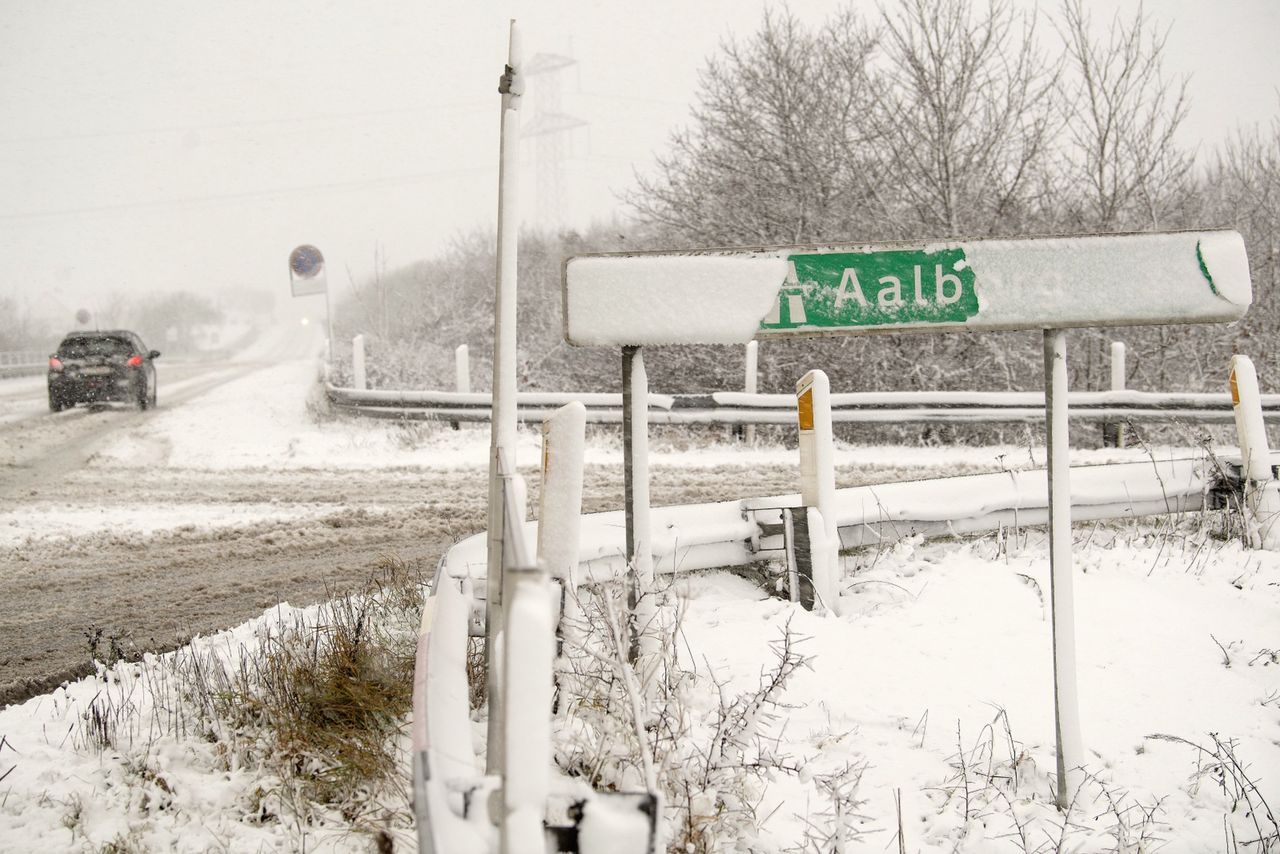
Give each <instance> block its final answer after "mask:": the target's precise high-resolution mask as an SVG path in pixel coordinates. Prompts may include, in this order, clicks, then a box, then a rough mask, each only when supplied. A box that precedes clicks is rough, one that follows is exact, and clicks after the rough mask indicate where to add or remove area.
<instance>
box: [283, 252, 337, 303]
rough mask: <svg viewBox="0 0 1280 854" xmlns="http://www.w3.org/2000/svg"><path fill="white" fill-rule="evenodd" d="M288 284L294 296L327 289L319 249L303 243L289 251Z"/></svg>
mask: <svg viewBox="0 0 1280 854" xmlns="http://www.w3.org/2000/svg"><path fill="white" fill-rule="evenodd" d="M289 284H290V286H291V287H292V289H293V295H294V296H295V297H306V296H313V295H315V294H323V293H326V292H327V291H328V282H327V281H326V277H325V274H324V255H322V254H321V253H320V250H319V249H317V248H315V247H314V246H308V245H303V246H299V247H298V248H297V249H295V250H293V251H292V252H290V253H289Z"/></svg>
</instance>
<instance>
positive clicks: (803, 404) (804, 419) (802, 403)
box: [796, 388, 813, 430]
mask: <svg viewBox="0 0 1280 854" xmlns="http://www.w3.org/2000/svg"><path fill="white" fill-rule="evenodd" d="M796 405H797V406H798V407H799V409H800V429H801V430H812V429H813V389H812V388H807V389H805V390H804V391H803V392H801V393H800V396H799V397H798V398H797V399H796Z"/></svg>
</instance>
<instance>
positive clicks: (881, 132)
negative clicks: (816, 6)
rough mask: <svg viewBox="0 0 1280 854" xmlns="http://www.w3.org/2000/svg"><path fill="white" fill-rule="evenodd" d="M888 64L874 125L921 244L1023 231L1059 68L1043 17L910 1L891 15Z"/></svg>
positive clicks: (1033, 207) (878, 149)
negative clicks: (1047, 44) (1041, 41)
mask: <svg viewBox="0 0 1280 854" xmlns="http://www.w3.org/2000/svg"><path fill="white" fill-rule="evenodd" d="M882 15H883V19H884V31H885V34H886V35H885V55H884V58H883V62H882V63H881V64H882V67H883V71H881V72H880V73H879V74H878V75H877V82H878V86H877V87H876V88H877V96H876V109H875V110H873V111H871V112H870V113H869V114H868V115H867V119H868V121H869V123H870V124H871V126H872V128H873V129H874V131H875V133H874V134H872V136H873V137H874V138H875V139H876V140H877V141H878V143H879V144H877V145H874V146H873V148H872V152H873V156H874V157H875V159H876V161H877V162H878V164H879V165H880V166H881V169H880V172H881V174H882V176H883V178H887V179H888V180H887V181H886V182H885V183H887V184H888V186H889V188H890V189H889V192H892V193H895V194H897V195H898V196H899V197H900V198H901V201H902V204H903V206H904V207H905V208H906V212H908V213H909V214H910V216H909V217H908V218H906V219H905V220H904V221H901V222H900V223H898V227H897V228H895V231H910V232H914V234H913V235H912V236H915V237H920V236H931V237H933V236H965V235H967V236H977V235H988V234H999V233H1010V232H1017V231H1021V230H1023V229H1025V228H1026V227H1027V226H1029V225H1030V224H1032V223H1033V222H1034V219H1035V214H1036V212H1037V211H1038V210H1039V209H1040V207H1041V205H1042V203H1043V201H1044V200H1043V198H1042V195H1043V192H1044V188H1045V184H1044V181H1043V176H1044V173H1045V169H1046V165H1047V162H1046V161H1047V154H1048V148H1049V142H1050V140H1051V136H1052V133H1053V131H1054V130H1055V125H1056V122H1057V117H1056V115H1055V112H1054V111H1053V110H1052V109H1051V108H1050V98H1049V94H1050V92H1051V91H1052V89H1053V87H1054V85H1055V82H1056V80H1057V69H1056V67H1055V63H1054V62H1052V61H1050V60H1047V59H1045V57H1044V56H1043V55H1042V54H1041V52H1040V51H1039V50H1038V48H1037V46H1036V39H1035V26H1036V25H1035V19H1034V18H1032V17H1029V16H1027V15H1022V14H1019V13H1015V12H1014V11H1012V9H1011V8H1010V6H1009V4H1008V3H1007V2H1001V0H992V2H991V3H990V4H989V5H988V6H987V7H986V8H980V9H977V10H975V9H974V8H973V7H972V6H971V4H969V3H967V2H964V0H907V2H904V3H903V4H902V5H901V7H899V9H898V10H897V11H896V12H892V11H890V10H888V9H886V10H884V11H883V12H882Z"/></svg>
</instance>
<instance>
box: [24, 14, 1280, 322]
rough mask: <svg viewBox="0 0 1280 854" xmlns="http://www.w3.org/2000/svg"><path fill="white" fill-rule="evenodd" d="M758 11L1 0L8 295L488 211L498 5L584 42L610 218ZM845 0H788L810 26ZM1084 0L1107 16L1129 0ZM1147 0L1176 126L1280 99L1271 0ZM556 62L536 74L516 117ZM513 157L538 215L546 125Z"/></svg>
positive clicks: (257, 261) (243, 260) (353, 259)
mask: <svg viewBox="0 0 1280 854" xmlns="http://www.w3.org/2000/svg"><path fill="white" fill-rule="evenodd" d="M1018 4H1019V5H1020V6H1021V5H1026V6H1027V7H1028V8H1029V7H1030V5H1031V4H1030V0H1019V3H1018ZM765 5H767V4H766V3H764V2H760V0H699V2H691V0H646V2H637V0H630V2H591V3H588V2H578V3H569V2H547V0H539V2H537V3H536V4H534V3H527V4H520V3H513V2H483V3H472V2H465V0H456V2H447V3H442V2H431V0H405V1H404V2H400V0H390V2H387V0H380V2H377V3H364V2H334V0H329V1H328V2H325V1H324V0H314V2H305V3H304V2H274V1H273V2H269V3H263V2H260V0H251V2H225V0H224V2H218V3H195V2H171V1H169V0H167V1H166V2H120V0H83V2H57V0H54V2H25V0H0V115H2V116H4V123H3V127H2V128H0V157H2V160H0V162H2V163H3V167H0V294H10V295H15V294H16V295H18V296H19V297H21V298H22V299H24V300H26V301H28V302H29V303H30V304H32V306H33V307H35V308H40V307H42V306H43V307H48V308H50V309H51V310H52V311H53V312H54V313H55V314H57V315H58V316H61V315H62V314H63V313H68V321H69V312H73V311H74V310H75V309H76V308H78V307H80V306H82V305H86V306H89V307H91V308H92V305H93V302H94V300H95V299H98V298H100V297H99V295H102V294H106V293H109V292H111V291H131V292H132V291H150V290H167V289H172V288H177V287H186V288H192V289H197V290H200V291H205V292H217V291H222V290H225V289H227V288H229V287H241V286H252V287H271V288H276V289H278V291H279V293H280V296H281V298H282V299H283V298H285V296H286V295H287V289H288V278H287V273H286V266H285V262H286V257H287V255H288V252H289V250H290V249H292V248H293V247H294V246H296V245H298V244H300V243H314V244H315V245H317V246H319V247H320V248H321V249H322V250H323V251H324V252H325V254H326V256H327V258H328V260H329V266H330V271H331V273H330V275H331V281H334V280H335V279H338V280H345V278H346V274H345V272H344V270H345V268H347V267H350V269H351V270H352V271H353V272H354V273H355V275H356V276H357V277H363V276H365V275H367V274H368V273H369V272H370V271H371V269H372V267H373V263H374V253H375V249H376V248H378V247H381V249H382V251H383V252H384V253H385V256H386V258H387V260H388V262H389V264H390V265H391V266H398V265H401V264H405V263H408V262H411V261H413V260H415V259H418V258H423V257H427V256H429V255H430V254H432V253H434V252H436V251H438V250H439V249H440V248H442V247H443V246H445V245H446V244H447V242H448V240H449V239H450V237H451V236H453V235H455V234H457V233H459V232H460V231H467V230H471V229H474V228H483V229H489V230H491V229H492V228H493V221H494V215H495V208H496V197H497V193H496V180H497V170H496V161H497V144H498V139H497V128H498V109H499V106H498V105H499V97H498V95H497V93H496V82H497V76H498V74H499V72H500V71H501V67H502V62H503V61H504V59H505V54H506V30H507V20H508V18H510V17H516V18H518V19H519V22H520V26H521V29H522V32H523V37H524V43H525V53H526V56H532V55H534V54H537V53H540V52H541V53H552V54H558V55H564V56H569V57H572V58H573V59H574V60H576V64H575V65H572V66H570V67H568V68H566V69H564V70H563V71H561V72H560V73H559V80H560V107H561V111H562V112H563V113H566V114H569V115H571V116H573V117H575V118H577V119H579V120H581V122H583V124H582V125H581V126H580V127H578V128H577V129H576V130H573V131H572V132H570V133H567V134H564V135H563V136H562V137H561V139H562V140H563V141H562V143H561V145H562V146H563V152H562V153H563V157H564V159H563V160H562V165H563V167H562V168H563V174H564V176H565V177H564V181H563V184H562V187H563V190H562V192H563V199H564V205H563V208H562V210H563V212H564V216H565V218H566V219H567V220H568V221H569V222H570V223H571V224H583V223H585V222H587V221H589V220H591V219H593V218H601V217H608V216H610V215H611V214H612V213H613V212H614V211H615V210H617V209H618V204H617V202H616V201H615V195H616V193H617V192H619V191H622V190H625V188H626V187H627V186H628V185H629V184H630V181H631V176H632V173H633V170H634V169H642V170H643V169H645V168H647V166H648V165H649V164H650V163H651V162H652V156H653V152H654V151H655V150H658V149H661V148H662V147H663V145H664V142H665V140H666V138H667V136H668V134H669V133H670V131H671V129H672V128H673V127H675V126H677V125H679V124H681V123H683V122H684V121H685V120H686V118H687V116H688V110H689V105H690V102H691V100H692V98H693V95H694V93H695V91H696V87H697V73H698V70H699V68H700V67H701V66H702V65H703V63H704V60H705V58H706V57H707V56H708V55H709V54H710V53H712V52H713V51H714V50H715V48H716V45H717V43H718V42H719V41H720V40H721V39H723V38H725V37H727V36H729V35H731V34H735V33H736V34H738V35H740V36H745V35H747V34H749V33H750V32H752V31H753V30H754V29H755V27H756V24H757V23H758V21H759V19H760V14H761V9H762V8H763V7H764V6H765ZM842 5H845V4H843V3H839V2H835V0H830V1H829V0H794V1H793V2H792V3H791V9H792V11H793V12H794V13H796V14H797V15H799V16H800V17H802V18H804V19H806V20H810V21H813V22H815V23H817V22H820V21H821V20H822V19H823V18H825V17H826V16H827V15H828V14H830V13H831V11H832V10H834V9H836V8H838V7H839V6H842ZM854 5H855V6H857V7H858V8H860V9H864V10H865V11H867V12H868V13H874V9H875V4H874V3H873V2H871V0H856V2H855V3H854ZM1042 5H1046V6H1047V7H1048V8H1053V4H1052V3H1047V4H1042ZM526 7H527V8H526ZM1090 7H1091V9H1092V10H1093V15H1094V17H1095V19H1097V22H1098V23H1106V22H1107V21H1109V20H1110V18H1111V16H1112V14H1113V13H1114V11H1115V10H1116V9H1117V8H1119V9H1120V10H1121V11H1122V13H1127V14H1131V13H1132V10H1133V9H1134V8H1135V7H1136V2H1130V0H1116V2H1106V3H1103V2H1096V3H1092V4H1090ZM1146 8H1147V10H1148V12H1149V13H1150V14H1151V15H1152V16H1153V17H1155V18H1156V19H1157V20H1159V21H1161V22H1163V23H1166V24H1170V25H1172V32H1171V34H1170V38H1169V43H1168V53H1167V57H1166V70H1168V71H1170V72H1172V73H1174V74H1191V75H1192V79H1191V88H1190V91H1191V96H1192V112H1191V116H1190V119H1189V121H1188V122H1187V125H1186V127H1185V129H1184V140H1183V141H1184V142H1186V143H1188V144H1202V145H1204V146H1212V145H1214V144H1216V143H1218V142H1220V141H1221V140H1222V139H1223V138H1224V137H1225V136H1226V135H1227V134H1228V133H1229V132H1230V131H1231V130H1232V129H1233V128H1234V127H1235V126H1236V125H1237V124H1240V123H1246V124H1248V123H1254V122H1269V121H1270V120H1271V118H1272V117H1273V116H1275V115H1277V113H1280V106H1278V105H1280V94H1278V89H1280V59H1277V51H1276V48H1275V44H1274V42H1275V37H1276V35H1277V34H1280V2H1276V0H1216V2H1213V3H1209V2H1203V0H1148V3H1147V7H1146ZM548 79H549V78H548V77H546V76H543V77H541V78H536V79H534V80H533V81H531V84H530V89H531V91H530V95H529V104H527V105H526V106H528V107H529V109H528V110H526V114H525V116H524V121H525V122H526V123H527V122H529V121H531V120H532V113H533V109H532V108H533V106H534V105H535V102H534V99H535V98H537V97H539V96H542V97H547V93H548V89H549V87H547V86H546V84H545V83H541V85H542V86H543V88H542V90H541V91H540V90H539V88H538V87H539V85H540V81H546V80H548ZM521 151H522V160H523V161H524V163H525V164H526V166H527V168H526V169H525V170H524V174H523V176H522V187H521V195H522V202H523V211H524V215H525V216H526V217H532V216H534V215H535V214H536V213H537V212H538V205H537V200H536V189H537V186H538V178H537V172H536V163H535V158H536V155H537V153H538V151H539V143H538V142H537V140H526V141H525V142H523V143H522V148H521ZM544 153H545V143H544ZM850 237H851V238H856V237H858V236H857V235H850ZM336 283H337V282H336V281H335V284H336Z"/></svg>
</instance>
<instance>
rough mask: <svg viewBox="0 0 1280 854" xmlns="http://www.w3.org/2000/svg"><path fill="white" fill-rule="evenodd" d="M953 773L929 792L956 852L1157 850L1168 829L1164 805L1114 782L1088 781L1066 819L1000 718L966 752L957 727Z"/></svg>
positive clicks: (1050, 787)
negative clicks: (1002, 848)
mask: <svg viewBox="0 0 1280 854" xmlns="http://www.w3.org/2000/svg"><path fill="white" fill-rule="evenodd" d="M949 764H950V767H951V769H952V774H951V776H950V777H948V778H947V779H946V780H945V781H944V782H943V783H942V785H941V786H939V787H938V788H936V789H933V790H931V791H930V795H931V796H932V798H933V800H934V801H935V804H936V806H937V810H938V814H939V819H938V821H939V823H940V824H941V826H943V827H949V828H950V829H951V830H950V833H951V834H952V838H953V839H954V840H955V842H956V843H957V847H962V845H963V844H964V843H966V842H968V843H977V842H981V841H982V840H990V839H1001V840H1006V841H1007V842H1009V843H1011V844H1012V845H1013V848H1014V850H1020V851H1023V852H1024V854H1048V852H1055V854H1056V852H1062V851H1097V852H1117V854H1119V852H1123V854H1140V853H1141V852H1149V851H1155V850H1157V849H1158V848H1159V847H1160V846H1161V845H1162V844H1163V842H1164V841H1165V840H1164V837H1162V836H1161V835H1160V834H1161V833H1164V832H1167V830H1168V828H1167V826H1166V824H1165V823H1164V822H1163V820H1162V815H1163V809H1162V806H1161V803H1160V802H1156V803H1154V804H1149V805H1146V804H1142V803H1139V802H1138V801H1136V800H1134V799H1132V798H1131V797H1130V796H1129V795H1128V793H1127V792H1125V791H1123V790H1122V789H1119V788H1117V787H1115V786H1114V785H1112V784H1109V783H1108V782H1107V781H1105V780H1102V779H1101V778H1099V777H1097V776H1095V775H1092V774H1086V775H1084V778H1083V780H1082V782H1081V783H1080V785H1079V786H1078V787H1077V788H1076V791H1075V792H1074V794H1073V796H1072V799H1071V803H1070V804H1069V805H1068V808H1067V810H1066V811H1065V812H1059V811H1058V809H1057V808H1056V806H1055V804H1054V784H1053V780H1052V777H1051V776H1050V775H1049V774H1047V773H1045V772H1042V771H1041V770H1040V769H1039V766H1038V765H1037V763H1036V761H1035V758H1034V756H1033V755H1032V753H1031V752H1030V751H1029V750H1028V749H1027V748H1026V747H1025V746H1024V745H1022V744H1021V743H1020V742H1018V741H1017V740H1015V739H1014V737H1013V733H1012V729H1011V727H1010V724H1009V716H1008V714H1007V713H1006V712H1005V710H1004V709H999V710H997V712H996V715H995V717H994V718H993V719H992V720H991V721H990V722H989V723H988V724H986V725H985V726H983V728H982V730H981V731H980V732H979V734H978V737H977V738H976V740H975V741H974V742H973V743H972V744H971V745H968V746H966V745H965V742H964V739H963V736H962V733H961V730H960V726H959V724H958V723H957V725H956V753H955V754H954V755H953V756H952V758H951V760H950V763H949Z"/></svg>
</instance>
